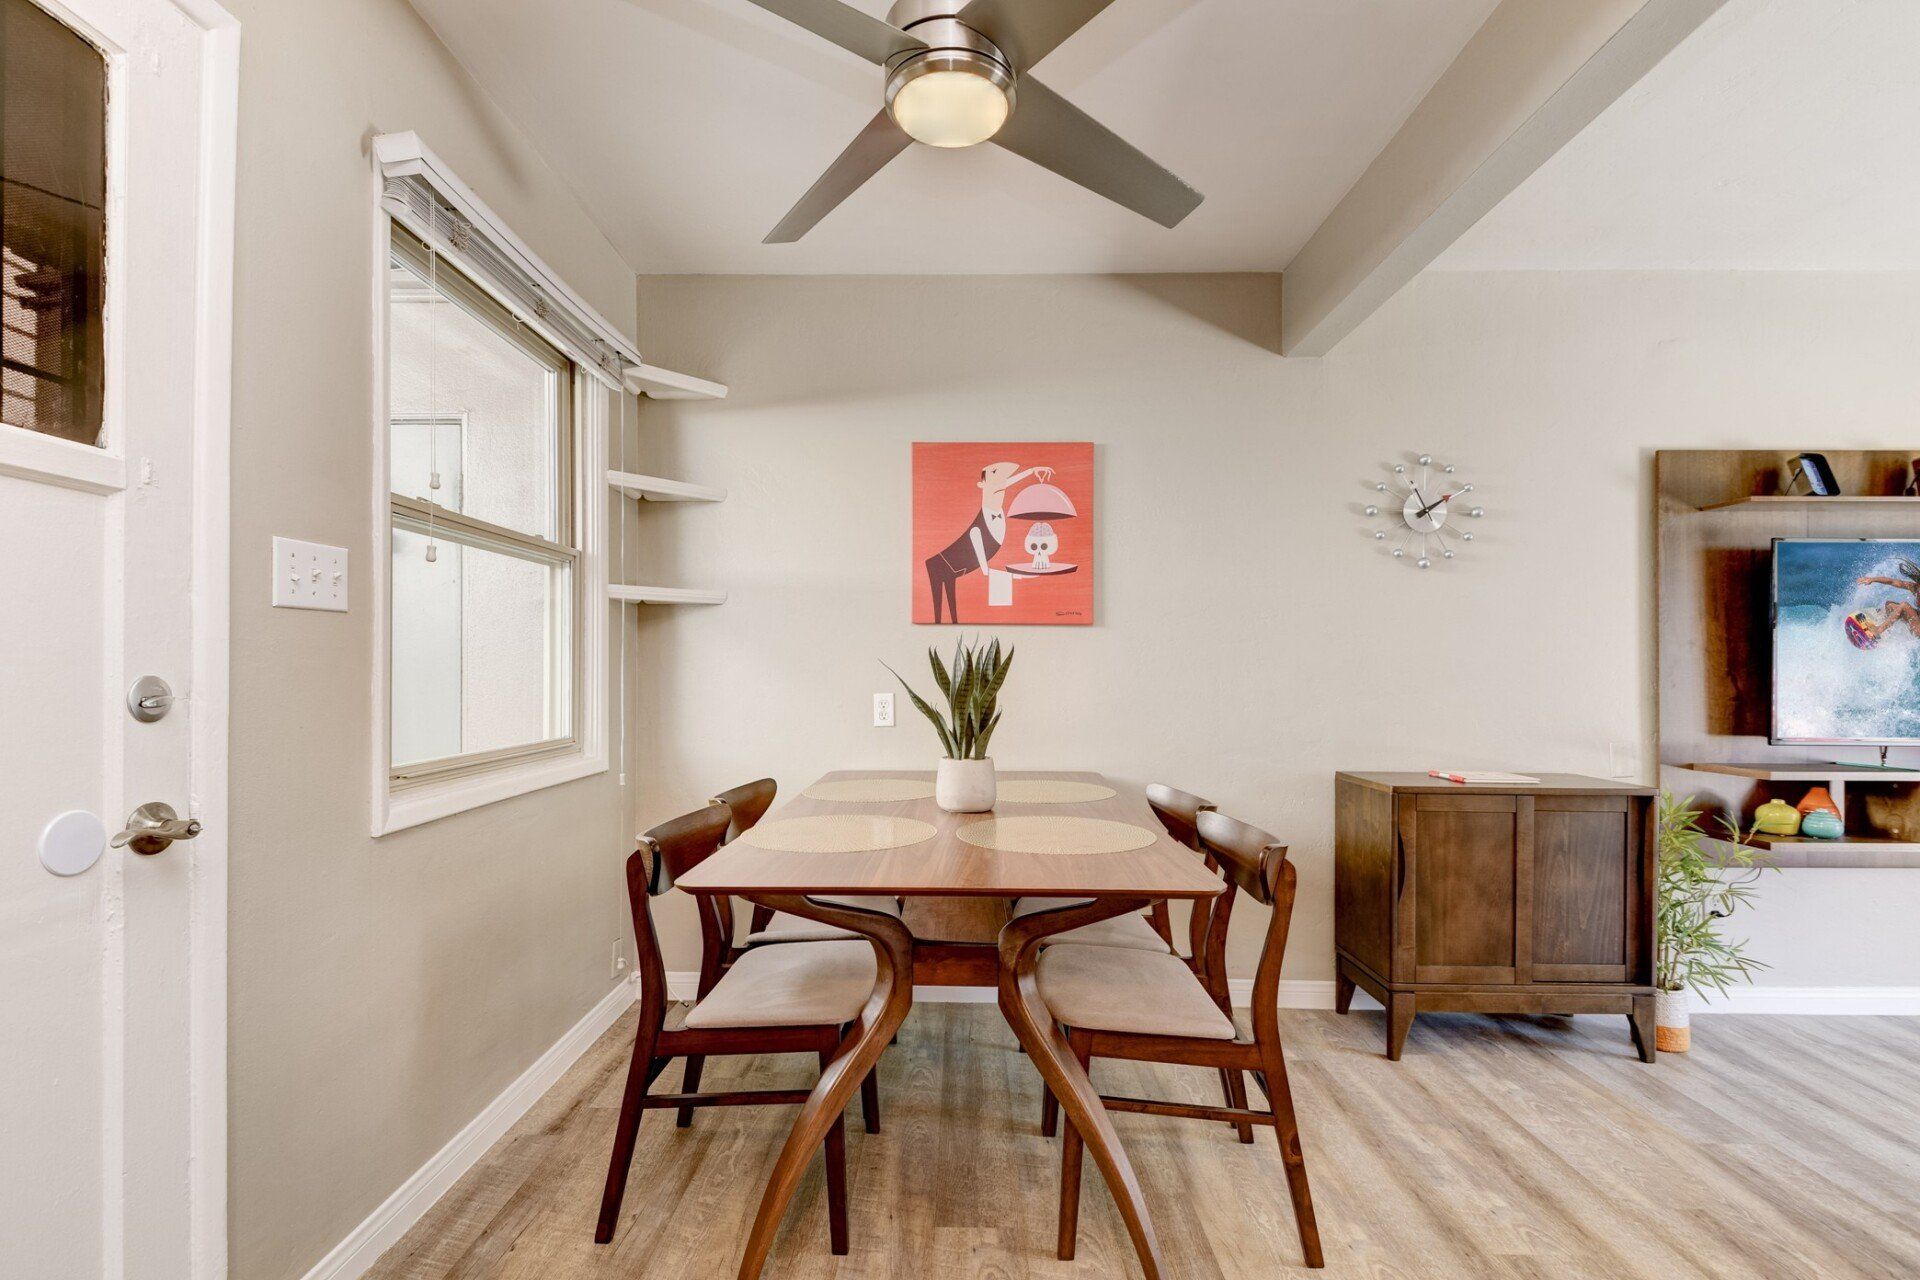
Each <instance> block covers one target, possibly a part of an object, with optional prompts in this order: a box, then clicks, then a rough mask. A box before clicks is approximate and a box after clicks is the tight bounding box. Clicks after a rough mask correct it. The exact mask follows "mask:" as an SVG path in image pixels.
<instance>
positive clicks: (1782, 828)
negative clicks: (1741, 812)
mask: <svg viewBox="0 0 1920 1280" xmlns="http://www.w3.org/2000/svg"><path fill="white" fill-rule="evenodd" d="M1753 829H1754V830H1755V831H1758V832H1759V833H1760V834H1761V835H1763V836H1793V835H1799V834H1800V811H1799V810H1798V809H1796V808H1794V807H1793V806H1792V805H1790V804H1788V803H1787V802H1786V801H1785V800H1769V801H1767V802H1766V803H1765V804H1763V805H1761V806H1760V807H1759V808H1758V809H1756V810H1755V811H1754V814H1753Z"/></svg>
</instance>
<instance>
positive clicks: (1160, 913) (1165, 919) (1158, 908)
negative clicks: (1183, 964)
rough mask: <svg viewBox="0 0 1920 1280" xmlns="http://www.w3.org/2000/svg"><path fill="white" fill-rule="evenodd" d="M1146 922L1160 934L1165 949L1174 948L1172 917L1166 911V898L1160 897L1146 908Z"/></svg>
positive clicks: (1170, 949)
mask: <svg viewBox="0 0 1920 1280" xmlns="http://www.w3.org/2000/svg"><path fill="white" fill-rule="evenodd" d="M1147 923H1148V924H1151V925H1152V926H1153V931H1154V932H1155V933H1157V934H1159V935H1160V941H1162V942H1164V943H1166V944H1167V950H1169V951H1172V950H1173V949H1174V947H1173V917H1172V915H1170V914H1169V913H1168V911H1167V903H1166V899H1164V898H1162V899H1161V900H1160V901H1159V902H1156V903H1154V904H1153V905H1152V906H1151V907H1148V908H1147Z"/></svg>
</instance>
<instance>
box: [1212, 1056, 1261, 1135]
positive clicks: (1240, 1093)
mask: <svg viewBox="0 0 1920 1280" xmlns="http://www.w3.org/2000/svg"><path fill="white" fill-rule="evenodd" d="M1220 1082H1221V1083H1222V1084H1223V1085H1225V1086H1226V1094H1227V1105H1228V1106H1230V1107H1238V1108H1239V1109H1240V1110H1242V1111H1245V1110H1246V1109H1247V1077H1246V1076H1245V1075H1244V1074H1242V1073H1241V1072H1239V1071H1237V1070H1234V1069H1232V1068H1229V1067H1222V1068H1220ZM1233 1127H1234V1130H1235V1132H1237V1133H1238V1134H1239V1135H1240V1141H1242V1142H1244V1143H1248V1144H1251V1143H1252V1142H1253V1126H1252V1125H1251V1124H1249V1123H1247V1122H1246V1121H1244V1120H1242V1121H1240V1122H1239V1123H1238V1124H1235V1125H1234V1126H1233Z"/></svg>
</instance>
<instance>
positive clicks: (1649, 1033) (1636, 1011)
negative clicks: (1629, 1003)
mask: <svg viewBox="0 0 1920 1280" xmlns="http://www.w3.org/2000/svg"><path fill="white" fill-rule="evenodd" d="M1627 1025H1628V1026H1629V1027H1631V1028H1633V1047H1634V1048H1635V1049H1638V1050H1639V1051H1640V1061H1642V1062H1652V1061H1653V1059H1654V1056H1655V1055H1656V1054H1657V1053H1658V1052H1659V1050H1658V1049H1657V1048H1655V1047H1654V1034H1653V997H1652V996H1635V997H1634V998H1633V1012H1632V1013H1630V1014H1628V1015H1627Z"/></svg>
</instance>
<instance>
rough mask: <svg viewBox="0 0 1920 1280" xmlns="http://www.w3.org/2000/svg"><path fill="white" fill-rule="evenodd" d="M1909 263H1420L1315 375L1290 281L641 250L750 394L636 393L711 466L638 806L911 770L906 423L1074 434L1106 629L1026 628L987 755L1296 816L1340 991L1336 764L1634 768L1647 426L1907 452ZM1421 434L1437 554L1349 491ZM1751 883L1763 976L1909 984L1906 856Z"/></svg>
mask: <svg viewBox="0 0 1920 1280" xmlns="http://www.w3.org/2000/svg"><path fill="white" fill-rule="evenodd" d="M1916 286H1920V281H1917V280H1915V279H1913V278H1900V277H1878V278H1848V277H1822V276H1811V275H1778V276H1766V277H1760V276H1744V277H1736V276H1687V275H1646V276H1642V275H1628V274H1617V275H1581V276H1565V275H1562V276H1539V275H1528V274H1505V275H1451V274H1430V275H1427V276H1424V277H1422V278H1421V279H1420V280H1418V281H1417V282H1416V283H1415V284H1414V285H1413V286H1412V287H1411V289H1410V290H1409V291H1408V292H1407V293H1406V294H1405V295H1404V296H1402V297H1401V298H1400V299H1398V300H1396V301H1395V302H1394V303H1393V304H1392V305H1391V306H1389V307H1388V308H1387V309H1386V310H1385V311H1383V312H1382V313H1381V314H1380V315H1379V316H1377V317H1376V318H1375V319H1374V320H1373V321H1372V322H1370V323H1369V324H1368V325H1367V326H1365V327H1363V328H1362V329H1361V330H1360V331H1359V332H1358V333H1356V334H1355V335H1354V336H1353V337H1352V338H1350V339H1349V340H1348V341H1347V342H1346V343H1345V344H1343V345H1342V346H1341V348H1340V349H1339V350H1338V351H1337V352H1336V353H1335V354H1334V355H1333V356H1331V357H1329V358H1326V359H1324V360H1319V361H1307V360H1285V359H1281V358H1278V357H1276V356H1274V355H1273V354H1271V348H1272V346H1273V339H1274V333H1273V325H1274V321H1275V317H1276V316H1277V315H1278V307H1277V305H1276V304H1277V291H1278V287H1279V286H1278V282H1277V281H1276V280H1275V279H1274V278H1272V277H1259V276H1217V277H1166V276H1162V277H1109V278H1099V277H1072V278H1063V277H1006V278H985V279H983V278H954V277H943V278H912V279H908V278H877V277H864V278H856V277H838V278H742V277H643V278H642V280H641V282H640V317H641V318H640V325H641V335H640V336H641V340H642V342H643V344H644V345H645V349H646V350H647V351H648V353H649V357H650V358H652V359H657V360H661V361H664V362H666V363H668V364H670V365H673V366H675V367H684V368H688V369H691V370H694V371H697V372H699V373H700V374H702V375H704V376H708V377H713V378H718V379H721V380H723V381H726V382H728V383H729V384H731V385H732V387H733V394H732V396H731V397H730V398H729V399H727V400H726V401H724V402H721V403H718V404H684V403H683V404H654V405H648V406H647V408H646V409H645V413H646V414H647V418H646V422H645V429H644V431H643V432H642V442H643V443H642V448H643V450H644V453H643V456H642V457H641V458H640V459H639V462H640V463H641V464H643V469H648V470H654V469H657V470H659V471H660V472H661V473H662V474H666V475H672V476H681V477H684V478H686V479H689V480H694V481H699V482H702V483H710V484H718V485H725V486H727V487H728V489H729V490H730V491H731V496H730V498H729V500H728V501H727V502H726V503H724V504H721V505H719V506H714V507H671V508H664V509H656V510H650V511H646V512H644V513H643V515H642V519H643V521H644V524H643V527H642V531H641V532H642V536H641V541H642V544H643V546H644V552H643V554H644V555H645V557H646V560H647V569H646V571H645V572H646V573H647V575H648V576H654V575H657V576H659V577H661V578H663V579H664V580H666V581H668V582H672V583H681V584H687V585H696V586H715V587H724V588H725V589H726V590H728V591H729V592H730V593H731V596H730V598H729V600H728V603H727V604H726V605H725V606H723V607H721V608H717V609H684V610H652V611H646V612H645V614H644V618H643V622H642V624H641V625H642V631H641V637H640V639H641V648H640V660H639V663H638V666H637V668H636V671H637V678H638V679H639V680H640V681H641V684H642V689H641V697H642V699H643V702H644V704H645V708H646V710H645V712H644V713H643V715H642V720H643V722H644V723H645V726H646V727H645V734H646V740H645V742H644V744H643V747H642V751H641V759H642V761H643V765H642V774H641V780H640V781H641V795H640V800H641V804H642V807H643V810H644V816H645V817H648V818H652V817H658V816H665V815H666V814H668V813H670V812H672V811H674V810H676V809H678V808H679V807H681V806H684V805H687V804H690V803H693V802H695V801H696V800H698V799H699V798H700V797H703V796H705V795H707V794H709V792H710V791H711V789H712V788H713V786H714V785H715V784H716V782H718V781H722V780H730V779H734V778H744V777H746V776H749V775H750V774H754V773H771V774H773V775H774V776H775V777H776V778H778V779H779V781H780V784H781V786H782V788H783V790H785V791H787V792H789V793H791V792H792V791H793V790H794V789H796V788H798V787H801V786H804V785H805V784H806V782H807V781H808V780H809V779H810V778H812V777H813V776H814V775H816V774H817V773H819V772H820V771H821V770H823V769H825V768H828V767H834V766H857V765H872V766H911V767H921V768H924V767H927V765H928V762H929V760H930V759H931V757H932V754H933V738H932V734H931V732H930V730H928V729H927V727H926V726H925V725H924V723H922V722H921V721H920V720H919V719H918V717H917V716H916V715H915V714H914V712H913V711H912V709H911V708H910V707H909V706H907V704H906V703H905V701H904V700H902V702H901V708H900V709H901V715H900V725H899V727H897V728H894V729H874V728H871V727H869V724H870V719H871V715H870V710H871V701H870V700H871V696H872V694H873V693H874V692H875V691H878V690H884V689H888V688H891V687H893V686H892V682H891V681H890V680H889V678H888V677H887V675H886V673H885V672H884V671H882V670H881V668H880V666H879V660H881V659H885V660H886V661H888V662H891V663H894V664H895V665H896V666H901V667H902V668H903V670H907V671H914V670H918V669H919V668H920V664H921V659H920V657H919V655H920V654H921V653H922V652H923V651H924V649H925V647H926V645H927V644H928V643H929V642H932V641H936V640H940V639H941V638H942V637H945V639H946V641H947V642H949V643H950V642H951V640H952V632H951V630H950V629H941V630H935V629H932V628H924V627H922V628H916V627H913V626H912V625H910V624H909V622H908V616H909V613H908V607H909V597H908V592H909V589H910V587H911V585H912V583H913V581H914V579H913V576H912V567H911V565H910V564H909V555H908V520H909V505H910V504H909V500H908V483H909V471H908V444H909V442H911V441H914V440H940V439H968V438H972V439H995V438H1000V439H1010V440H1018V439H1021V438H1029V439H1087V440H1092V441H1094V442H1096V444H1097V446H1098V451H1097V455H1096V456H1097V467H1098V486H1099V488H1098V493H1099V508H1100V519H1101V528H1100V531H1099V537H1100V539H1101V542H1100V574H1101V577H1100V582H1099V587H1098V598H1097V612H1098V619H1099V622H1098V625H1097V626H1094V627H1092V628H1087V629H1080V628H1060V629H1049V628H1034V627H1028V628H1006V629H1004V631H1003V634H1004V636H1005V638H1006V639H1009V640H1012V641H1015V642H1017V643H1018V645H1019V657H1018V659H1017V660H1016V663H1015V666H1014V672H1013V675H1012V677H1011V679H1010V680H1009V681H1008V685H1007V689H1006V692H1005V694H1004V695H1003V703H1004V706H1005V709H1006V715H1007V718H1006V721H1005V722H1004V724H1003V725H1002V727H1001V729H1000V730H999V734H998V736H996V737H995V739H994V755H995V756H996V757H997V758H998V759H999V761H1000V762H1001V763H1002V764H1003V765H1004V766H1007V767H1021V766H1029V767H1030V766H1057V767H1072V768H1084V769H1100V770H1104V771H1107V772H1109V773H1112V774H1115V775H1118V776H1120V777H1124V778H1129V779H1132V780H1134V781H1147V780H1151V779H1161V780H1165V781H1167V782H1171V783H1175V784H1177V785H1179V786H1182V787H1187V788H1191V789H1193V790H1196V791H1199V792H1202V793H1203V794H1205V795H1208V796H1210V797H1213V798H1214V799H1216V800H1217V801H1219V802H1220V804H1221V805H1222V806H1223V807H1225V808H1227V809H1228V810H1230V811H1231V812H1233V813H1235V814H1238V815H1241V816H1243V817H1245V818H1246V819H1248V820H1249V821H1253V822H1256V823H1259V824H1262V825H1264V826H1267V827H1270V828H1271V829H1273V830H1274V831H1276V832H1279V833H1281V834H1283V835H1284V836H1285V838H1286V839H1288V840H1289V841H1290V842H1291V843H1292V846H1293V849H1294V852H1295V855H1296V857H1297V858H1298V862H1299V867H1300V877H1301V881H1300V883H1301V896H1300V901H1299V907H1298V909H1297V912H1296V915H1295V919H1294V931H1293V942H1292V945H1291V947H1290V950H1289V956H1288V965H1287V975H1288V976H1289V977H1291V978H1302V979H1326V978H1329V977H1331V973H1332V968H1331V952H1332V924H1331V915H1332V913H1331V884H1330V875H1331V845H1332V795H1333V787H1332V774H1333V771H1334V770H1336V769H1340V768H1356V769H1357V768H1379V769H1427V768H1431V767H1434V766H1436V765H1460V766H1466V767H1482V768H1487V767H1491V768H1520V769H1539V770H1547V769H1554V770H1570V771H1577V772H1586V773H1594V774H1606V773H1608V772H1610V771H1613V772H1620V773H1626V774H1630V775H1632V776H1634V777H1636V778H1647V777H1651V776H1652V774H1651V771H1652V768H1653V765H1654V757H1653V751H1652V736H1653V732H1654V710H1653V699H1652V687H1653V633H1652V602H1651V599H1650V594H1651V573H1650V569H1649V566H1650V562H1651V556H1652V545H1651V543H1652V527H1651V514H1650V507H1649V499H1648V496H1647V495H1648V492H1649V483H1650V475H1651V452H1650V451H1651V450H1653V449H1655V448H1658V447H1664V446H1675V447H1680V446H1693V447H1702V446H1706V447H1711V446H1717V445H1725V446H1753V445H1777V446H1780V447H1783V448H1784V447H1807V446H1808V445H1827V446H1835V447H1869V446H1878V447H1897V446H1903V445H1909V444H1920V429H1917V428H1916V426H1915V417H1914V408H1913V406H1914V405H1915V403H1917V402H1920V363H1916V362H1915V360H1914V359H1913V351H1914V344H1915V339H1916V336H1920V333H1917V330H1920V287H1916ZM1421 450H1432V451H1433V452H1435V453H1436V454H1439V455H1441V456H1443V457H1445V458H1449V459H1454V460H1457V461H1458V462H1459V464H1460V465H1461V467H1462V474H1463V476H1464V477H1465V478H1468V479H1471V480H1472V481H1474V482H1475V483H1476V484H1477V485H1478V486H1479V489H1478V493H1477V496H1478V497H1480V498H1481V499H1483V500H1484V503H1485V505H1486V507H1487V509H1488V515H1487V518H1486V520H1485V521H1484V523H1483V524H1482V525H1481V526H1478V531H1479V533H1480V537H1479V539H1478V540H1477V541H1476V542H1475V543H1474V545H1473V547H1472V549H1471V550H1470V551H1468V552H1467V553H1465V554H1464V555H1463V556H1462V558H1461V559H1460V560H1459V561H1458V562H1456V563H1455V564H1453V565H1451V566H1447V567H1446V568H1445V569H1444V570H1440V569H1436V570H1434V571H1431V572H1428V573H1425V574H1422V573H1419V572H1418V571H1416V570H1413V569H1411V568H1410V567H1407V566H1404V565H1401V564H1396V563H1392V562H1390V561H1387V560H1385V559H1383V558H1382V557H1381V554H1380V552H1379V549H1378V547H1377V545H1376V544H1375V543H1374V542H1372V541H1371V540H1370V539H1369V538H1368V536H1367V535H1366V533H1365V532H1364V531H1363V529H1362V527H1361V526H1362V519H1361V517H1360V514H1359V508H1360V507H1361V505H1362V504H1363V503H1364V502H1365V501H1366V499H1367V498H1368V496H1369V489H1368V486H1369V484H1370V483H1371V482H1372V480H1374V479H1375V478H1376V477H1378V476H1380V475H1381V474H1382V470H1381V468H1382V467H1383V465H1385V464H1387V463H1390V462H1392V461H1394V460H1397V459H1399V458H1401V457H1403V456H1406V455H1408V454H1410V453H1414V452H1418V451H1421ZM1916 452H1920V449H1917V450H1916ZM923 683H924V682H923ZM1682 785H1683V784H1682ZM1763 893H1764V894H1766V896H1767V905H1766V907H1765V908H1764V910H1763V911H1762V913H1761V915H1760V916H1759V917H1758V918H1757V919H1756V920H1755V921H1754V924H1753V928H1754V931H1755V936H1756V940H1757V945H1758V947H1759V950H1760V952H1761V954H1763V955H1764V956H1765V957H1766V958H1767V959H1769V960H1771V961H1772V962H1773V964H1774V965H1775V971H1774V972H1773V973H1770V974H1769V975H1767V981H1769V982H1771V983H1777V984H1783V985H1831V984H1841V985H1851V984H1872V983H1895V984H1915V983H1920V944H1917V943H1916V942H1915V940H1914V938H1913V934H1912V931H1911V929H1909V928H1908V927H1907V925H1906V924H1905V923H1904V921H1905V920H1907V919H1910V918H1911V917H1912V915H1913V914H1914V913H1915V912H1916V911H1920V872H1916V871H1875V872H1858V871H1856V872H1819V871H1804V872H1789V873H1785V874H1784V875H1783V876H1782V877H1781V878H1780V879H1779V880H1775V881H1769V882H1768V883H1767V884H1766V886H1765V887H1764V889H1763ZM676 921H677V926H676V927H677V929H678V932H677V934H676V941H677V945H678V957H679V959H678V962H677V963H678V967H681V968H691V967H692V965H693V961H694V951H693V947H692V930H691V922H690V916H688V915H687V913H685V912H684V910H682V911H681V912H680V913H679V914H678V916H677V917H676ZM1241 923H1242V925H1243V929H1242V930H1241V931H1240V933H1239V935H1238V937H1237V939H1236V943H1237V949H1236V952H1235V960H1236V963H1237V964H1238V965H1239V971H1240V972H1242V973H1245V972H1249V971H1250V969H1249V966H1250V961H1251V951H1250V948H1251V947H1252V946H1253V945H1255V943H1254V939H1253V933H1252V928H1253V926H1251V925H1248V924H1247V922H1245V921H1243V922H1241Z"/></svg>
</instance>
